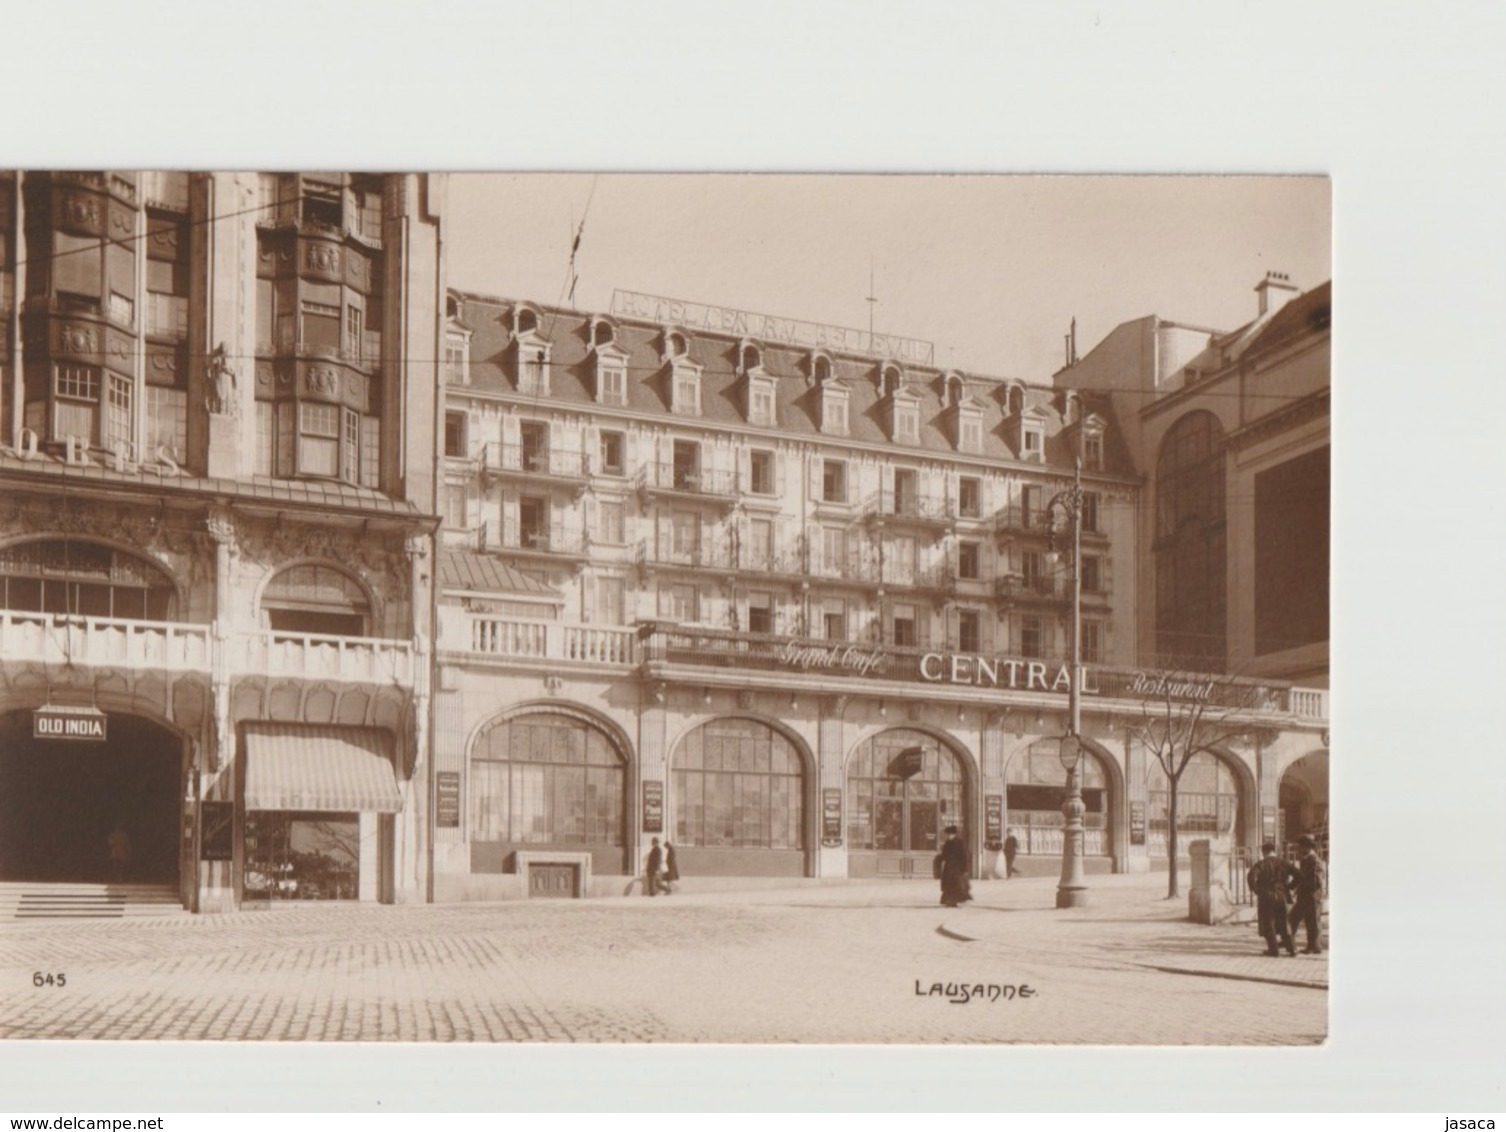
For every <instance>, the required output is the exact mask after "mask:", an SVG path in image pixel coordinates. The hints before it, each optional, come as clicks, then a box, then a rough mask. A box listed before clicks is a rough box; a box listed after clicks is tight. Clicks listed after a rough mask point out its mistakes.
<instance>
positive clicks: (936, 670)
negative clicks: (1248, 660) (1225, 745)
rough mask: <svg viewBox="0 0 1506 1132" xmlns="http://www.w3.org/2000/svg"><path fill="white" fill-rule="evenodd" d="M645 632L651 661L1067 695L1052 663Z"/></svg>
mask: <svg viewBox="0 0 1506 1132" xmlns="http://www.w3.org/2000/svg"><path fill="white" fill-rule="evenodd" d="M644 630H645V632H644V645H645V650H644V659H645V660H647V661H649V662H653V661H655V660H663V661H668V662H669V663H672V664H687V665H694V666H697V667H715V668H730V669H743V670H747V671H768V672H799V673H804V674H807V675H811V676H827V677H834V678H841V677H848V678H851V677H859V678H865V677H866V678H868V679H871V680H894V681H902V682H906V683H918V684H927V685H932V686H948V685H950V686H955V687H964V688H992V689H998V690H1000V691H1010V692H1025V693H1029V692H1036V693H1042V692H1044V693H1048V694H1059V695H1066V694H1067V693H1068V692H1069V691H1070V690H1071V687H1072V669H1071V665H1070V664H1067V663H1064V662H1062V661H1057V660H1039V659H1029V658H1021V657H1006V656H980V655H977V654H972V653H952V652H934V651H930V650H925V649H913V648H903V647H898V646H894V645H879V644H854V643H850V642H846V641H838V642H831V641H821V640H807V639H798V640H796V639H790V638H786V637H773V636H762V635H759V634H752V633H739V632H731V631H726V630H719V629H709V628H704V627H700V626H688V625H669V624H664V623H662V622H661V623H650V624H647V625H645V626H644ZM1284 687H1285V686H1284V685H1279V684H1266V683H1260V682H1255V681H1249V680H1240V679H1237V678H1233V677H1228V676H1222V675H1220V676H1213V675H1211V674H1203V673H1186V672H1153V671H1147V670H1143V669H1125V668H1100V667H1090V666H1086V665H1085V666H1083V670H1082V686H1081V688H1080V689H1079V691H1080V692H1081V693H1082V694H1083V695H1085V696H1096V697H1102V698H1105V699H1115V700H1138V701H1144V702H1147V703H1167V702H1169V703H1171V704H1181V705H1187V706H1192V705H1195V704H1206V705H1216V706H1219V707H1228V708H1235V709H1242V710H1247V711H1279V710H1282V709H1283V708H1284V706H1285V705H1284V699H1283V694H1282V693H1283V689H1284Z"/></svg>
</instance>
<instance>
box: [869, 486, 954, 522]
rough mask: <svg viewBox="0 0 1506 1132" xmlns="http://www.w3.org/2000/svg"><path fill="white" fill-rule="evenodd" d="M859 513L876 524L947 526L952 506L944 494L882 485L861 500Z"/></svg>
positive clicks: (952, 510)
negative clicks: (923, 492) (904, 490)
mask: <svg viewBox="0 0 1506 1132" xmlns="http://www.w3.org/2000/svg"><path fill="white" fill-rule="evenodd" d="M863 514H864V516H865V517H866V518H867V519H868V520H869V522H872V523H876V524H883V525H886V526H901V525H903V526H912V527H921V528H926V529H931V530H942V529H945V528H947V527H950V526H951V525H952V522H953V520H955V519H956V508H955V506H954V505H953V503H952V500H951V498H950V497H948V496H946V495H920V494H917V493H915V492H908V491H906V492H896V491H892V490H889V489H885V490H883V491H878V492H875V493H874V494H872V495H870V496H869V497H868V498H867V500H866V501H864V504H863Z"/></svg>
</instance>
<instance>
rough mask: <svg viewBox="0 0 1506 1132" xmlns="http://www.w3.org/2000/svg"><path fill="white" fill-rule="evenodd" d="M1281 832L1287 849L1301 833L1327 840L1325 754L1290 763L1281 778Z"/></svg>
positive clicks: (1303, 757)
mask: <svg viewBox="0 0 1506 1132" xmlns="http://www.w3.org/2000/svg"><path fill="white" fill-rule="evenodd" d="M1280 805H1281V829H1280V830H1279V831H1278V832H1279V836H1280V840H1281V841H1282V843H1283V844H1287V845H1290V844H1291V843H1292V842H1293V841H1296V840H1297V838H1299V837H1301V836H1302V835H1303V834H1304V833H1306V834H1310V835H1312V836H1313V837H1315V838H1317V839H1318V841H1319V842H1320V843H1326V842H1327V840H1328V752H1327V751H1314V752H1312V753H1311V754H1308V755H1303V756H1302V757H1301V758H1300V759H1298V760H1297V761H1296V762H1294V763H1292V764H1291V765H1290V766H1289V767H1287V768H1286V770H1285V771H1284V772H1283V773H1282V775H1281V788H1280Z"/></svg>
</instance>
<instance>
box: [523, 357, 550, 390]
mask: <svg viewBox="0 0 1506 1132" xmlns="http://www.w3.org/2000/svg"><path fill="white" fill-rule="evenodd" d="M518 358H519V361H518V392H519V393H527V394H529V395H531V396H534V397H547V396H549V364H548V363H549V355H548V353H547V352H545V351H544V350H542V349H537V348H534V347H523V348H522V349H521V350H519V352H518Z"/></svg>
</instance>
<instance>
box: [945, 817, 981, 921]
mask: <svg viewBox="0 0 1506 1132" xmlns="http://www.w3.org/2000/svg"><path fill="white" fill-rule="evenodd" d="M969 871H970V870H969V869H968V860H967V846H966V845H964V844H963V843H962V839H961V838H960V837H958V836H957V827H956V826H955V825H949V826H947V827H946V844H944V845H943V846H942V847H941V852H940V853H937V854H936V873H937V877H938V879H939V880H940V881H941V903H942V905H943V906H944V907H947V908H955V907H957V905H959V904H961V903H963V902H964V901H967V900H971V899H972V898H973V893H972V886H971V885H970V884H969V882H968V872H969Z"/></svg>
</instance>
